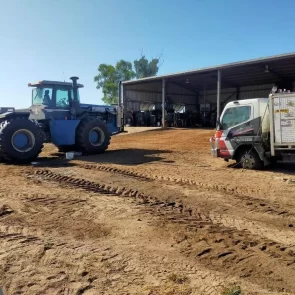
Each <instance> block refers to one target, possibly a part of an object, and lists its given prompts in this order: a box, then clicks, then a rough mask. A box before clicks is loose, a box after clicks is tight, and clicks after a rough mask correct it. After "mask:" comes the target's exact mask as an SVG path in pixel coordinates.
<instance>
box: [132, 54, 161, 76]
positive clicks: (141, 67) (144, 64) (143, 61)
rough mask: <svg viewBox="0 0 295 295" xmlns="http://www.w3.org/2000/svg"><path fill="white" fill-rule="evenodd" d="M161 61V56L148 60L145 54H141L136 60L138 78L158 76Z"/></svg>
mask: <svg viewBox="0 0 295 295" xmlns="http://www.w3.org/2000/svg"><path fill="white" fill-rule="evenodd" d="M159 62H160V59H159V58H153V59H152V60H151V61H148V59H147V58H146V57H145V56H144V55H141V58H139V59H137V60H135V61H134V69H135V77H136V79H141V78H145V77H151V76H156V75H157V73H158V71H159Z"/></svg>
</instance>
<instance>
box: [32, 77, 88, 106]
mask: <svg viewBox="0 0 295 295" xmlns="http://www.w3.org/2000/svg"><path fill="white" fill-rule="evenodd" d="M71 79H72V80H73V83H69V82H58V81H46V80H43V81H39V82H36V83H29V84H28V86H29V87H34V88H33V89H32V106H41V105H42V106H44V107H46V108H50V109H67V110H68V109H69V108H70V107H71V106H72V102H73V101H74V100H77V102H79V103H80V95H79V88H82V87H84V86H83V85H82V84H77V82H76V79H77V78H76V77H72V78H71Z"/></svg>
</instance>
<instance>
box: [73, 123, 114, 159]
mask: <svg viewBox="0 0 295 295" xmlns="http://www.w3.org/2000/svg"><path fill="white" fill-rule="evenodd" d="M110 139H111V136H110V134H109V131H108V129H107V127H106V125H105V124H104V123H103V122H102V121H101V120H99V119H96V118H94V119H86V120H83V121H81V123H80V124H79V126H78V128H77V133H76V144H77V146H78V147H79V149H80V150H81V151H82V152H83V153H86V154H100V153H103V152H105V150H106V149H107V148H108V146H109V144H110Z"/></svg>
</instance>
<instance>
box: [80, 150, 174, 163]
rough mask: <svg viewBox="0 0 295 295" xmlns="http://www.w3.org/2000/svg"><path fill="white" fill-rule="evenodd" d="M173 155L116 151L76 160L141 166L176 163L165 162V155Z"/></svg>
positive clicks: (146, 151) (159, 151)
mask: <svg viewBox="0 0 295 295" xmlns="http://www.w3.org/2000/svg"><path fill="white" fill-rule="evenodd" d="M168 153H171V151H168V150H149V149H116V150H108V151H106V152H105V153H103V154H100V155H95V156H93V155H90V156H81V157H77V158H76V159H77V160H79V161H86V162H93V163H109V164H117V165H131V166H132V165H140V164H145V163H151V162H158V161H161V162H165V163H168V162H169V163H174V162H173V161H165V158H164V157H163V156H162V155H163V154H168Z"/></svg>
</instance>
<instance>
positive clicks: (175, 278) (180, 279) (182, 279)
mask: <svg viewBox="0 0 295 295" xmlns="http://www.w3.org/2000/svg"><path fill="white" fill-rule="evenodd" d="M168 280H169V281H171V282H173V283H175V284H184V283H187V282H188V281H189V279H188V277H187V276H185V275H180V274H175V273H172V274H170V275H169V276H168Z"/></svg>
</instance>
